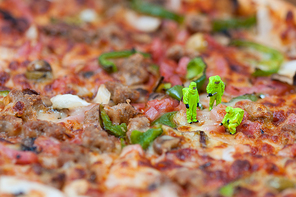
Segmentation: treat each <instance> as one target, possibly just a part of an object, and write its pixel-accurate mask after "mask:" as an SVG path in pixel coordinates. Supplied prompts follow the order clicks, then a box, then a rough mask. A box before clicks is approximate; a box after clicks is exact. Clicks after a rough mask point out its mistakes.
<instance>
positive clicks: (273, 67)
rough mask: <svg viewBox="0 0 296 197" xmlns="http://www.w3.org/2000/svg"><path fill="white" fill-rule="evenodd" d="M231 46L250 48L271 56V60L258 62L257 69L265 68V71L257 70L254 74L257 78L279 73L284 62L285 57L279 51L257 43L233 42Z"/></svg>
mask: <svg viewBox="0 0 296 197" xmlns="http://www.w3.org/2000/svg"><path fill="white" fill-rule="evenodd" d="M230 44H231V45H233V46H238V47H249V48H252V49H255V50H257V51H259V52H262V53H265V54H268V55H270V59H268V60H261V61H259V62H257V67H260V68H264V70H261V69H260V68H256V71H255V72H254V73H253V74H252V75H253V76H256V77H257V76H269V75H271V74H274V73H277V72H278V70H279V69H280V66H281V64H282V62H283V60H284V56H283V55H282V54H281V53H280V52H279V51H277V50H275V49H272V48H270V47H267V46H263V45H261V44H258V43H255V42H251V41H246V40H233V41H232V42H231V43H230Z"/></svg>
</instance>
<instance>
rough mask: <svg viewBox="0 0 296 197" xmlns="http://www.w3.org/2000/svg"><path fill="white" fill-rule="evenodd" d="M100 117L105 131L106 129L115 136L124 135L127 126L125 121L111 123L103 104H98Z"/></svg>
mask: <svg viewBox="0 0 296 197" xmlns="http://www.w3.org/2000/svg"><path fill="white" fill-rule="evenodd" d="M100 112H101V119H102V122H103V127H104V129H105V130H106V131H108V132H109V133H110V134H111V135H115V136H116V137H123V138H124V137H125V136H126V131H127V127H126V124H125V123H122V124H120V125H113V124H112V122H111V120H110V118H109V116H108V115H107V113H106V111H105V110H104V107H103V105H100Z"/></svg>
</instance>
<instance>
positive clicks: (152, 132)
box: [130, 126, 162, 149]
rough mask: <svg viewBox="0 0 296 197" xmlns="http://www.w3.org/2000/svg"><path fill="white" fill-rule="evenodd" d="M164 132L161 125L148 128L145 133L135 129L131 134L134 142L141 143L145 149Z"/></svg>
mask: <svg viewBox="0 0 296 197" xmlns="http://www.w3.org/2000/svg"><path fill="white" fill-rule="evenodd" d="M161 134H162V128H161V126H158V127H155V128H151V129H148V130H147V131H145V132H144V133H142V132H141V131H137V130H133V131H132V133H131V136H130V139H131V143H132V144H140V145H141V146H142V148H143V149H147V148H148V146H149V145H150V144H151V142H153V141H154V139H156V138H157V137H158V136H159V135H161Z"/></svg>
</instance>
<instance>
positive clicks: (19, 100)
mask: <svg viewBox="0 0 296 197" xmlns="http://www.w3.org/2000/svg"><path fill="white" fill-rule="evenodd" d="M8 104H11V108H10V109H9V110H8V109H6V110H4V111H5V112H3V113H6V114H11V115H12V114H13V115H15V116H17V117H20V118H22V119H23V120H24V121H28V120H36V117H37V111H39V110H44V111H46V110H47V108H46V107H45V105H44V104H43V102H42V99H41V96H40V95H36V94H28V90H25V93H23V92H22V91H20V90H11V91H10V92H9V94H8V96H7V97H6V100H5V105H8Z"/></svg>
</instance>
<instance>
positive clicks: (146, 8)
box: [132, 0, 184, 23]
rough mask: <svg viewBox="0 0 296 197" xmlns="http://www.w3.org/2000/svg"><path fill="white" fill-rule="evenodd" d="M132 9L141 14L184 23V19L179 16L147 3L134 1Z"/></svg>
mask: <svg viewBox="0 0 296 197" xmlns="http://www.w3.org/2000/svg"><path fill="white" fill-rule="evenodd" d="M132 7H133V9H135V10H136V11H138V12H140V13H143V14H149V15H152V16H156V17H160V18H166V19H171V20H174V21H177V22H178V23H182V22H183V20H184V17H183V16H181V15H179V14H176V13H173V12H170V11H168V10H166V9H164V8H162V7H160V6H157V5H153V4H150V3H146V2H143V1H139V0H132Z"/></svg>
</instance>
